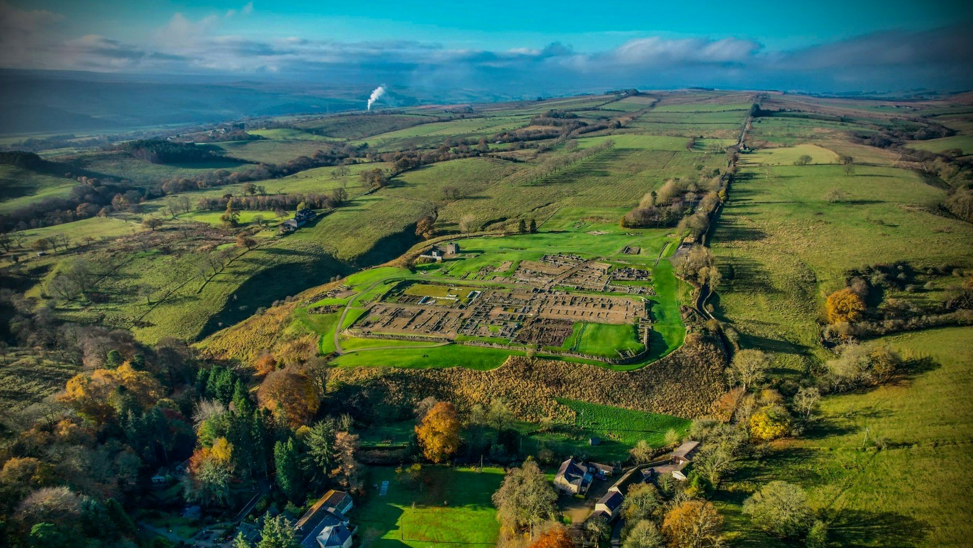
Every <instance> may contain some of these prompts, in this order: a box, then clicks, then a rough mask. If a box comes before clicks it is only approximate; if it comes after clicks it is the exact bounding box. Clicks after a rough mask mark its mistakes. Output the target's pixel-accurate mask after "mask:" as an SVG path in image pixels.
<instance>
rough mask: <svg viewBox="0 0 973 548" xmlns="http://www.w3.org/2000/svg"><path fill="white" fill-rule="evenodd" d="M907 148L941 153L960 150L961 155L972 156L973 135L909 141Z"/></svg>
mask: <svg viewBox="0 0 973 548" xmlns="http://www.w3.org/2000/svg"><path fill="white" fill-rule="evenodd" d="M908 146H909V148H914V149H916V150H926V151H929V152H936V153H941V152H945V151H947V150H960V151H962V154H963V155H970V154H973V135H954V136H952V137H943V138H942V139H929V140H928V141H909V144H908Z"/></svg>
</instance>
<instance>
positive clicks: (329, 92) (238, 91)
mask: <svg viewBox="0 0 973 548" xmlns="http://www.w3.org/2000/svg"><path fill="white" fill-rule="evenodd" d="M368 93H369V90H367V89H365V88H361V89H359V88H358V87H349V86H343V87H329V86H322V85H316V86H306V85H305V86H299V85H297V84H273V85H271V84H266V83H254V82H227V83H198V82H186V83H164V82H156V81H152V79H151V78H149V77H143V78H141V79H137V77H133V76H128V77H121V76H119V77H115V78H113V79H110V78H107V77H104V76H97V75H89V74H85V73H50V72H39V71H11V70H3V71H0V134H6V135H11V134H23V133H47V132H70V131H94V130H125V129H133V128H140V127H148V126H159V125H171V124H196V123H211V122H221V121H225V120H235V119H240V118H243V117H246V116H255V115H256V116H267V115H274V116H280V115H287V114H298V113H321V112H337V111H342V110H351V109H361V108H362V107H363V106H364V99H363V98H362V97H367V96H368Z"/></svg>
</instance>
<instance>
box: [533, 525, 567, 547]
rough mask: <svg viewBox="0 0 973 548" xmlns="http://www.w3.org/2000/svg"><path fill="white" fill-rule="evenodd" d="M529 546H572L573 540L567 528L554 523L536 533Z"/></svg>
mask: <svg viewBox="0 0 973 548" xmlns="http://www.w3.org/2000/svg"><path fill="white" fill-rule="evenodd" d="M530 548H574V540H573V539H572V538H571V535H569V534H568V530H567V529H565V528H564V527H563V526H561V525H555V526H553V527H551V528H550V529H549V530H547V531H545V532H543V533H541V534H540V535H538V537H537V540H535V541H534V542H533V544H531V545H530Z"/></svg>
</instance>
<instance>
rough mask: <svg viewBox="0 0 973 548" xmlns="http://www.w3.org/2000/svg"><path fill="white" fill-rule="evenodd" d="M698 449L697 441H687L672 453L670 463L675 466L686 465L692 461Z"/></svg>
mask: <svg viewBox="0 0 973 548" xmlns="http://www.w3.org/2000/svg"><path fill="white" fill-rule="evenodd" d="M698 449H699V442H698V441H687V442H685V443H683V444H682V445H680V446H679V447H677V448H676V450H675V451H673V452H672V462H674V463H676V464H688V463H690V462H692V461H693V457H694V456H695V455H696V451H697V450H698Z"/></svg>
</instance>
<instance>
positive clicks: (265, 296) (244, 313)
mask: <svg viewBox="0 0 973 548" xmlns="http://www.w3.org/2000/svg"><path fill="white" fill-rule="evenodd" d="M267 251H271V250H267ZM291 253H294V254H296V255H304V256H306V255H307V254H306V253H304V254H301V253H296V252H284V253H281V254H282V255H290V254H291ZM350 272H351V269H350V268H349V267H348V265H346V264H344V263H342V262H340V261H338V260H336V259H334V258H333V257H331V256H330V255H324V254H321V255H317V256H315V258H314V260H311V261H305V262H301V263H285V264H280V265H276V266H274V267H271V268H268V269H266V270H264V271H262V272H260V273H258V274H256V275H254V276H252V277H250V278H249V279H247V281H245V282H244V283H243V284H241V285H240V287H239V288H237V290H236V291H234V292H233V294H232V295H231V296H230V298H229V299H227V301H226V305H224V307H223V309H222V310H220V311H219V313H217V314H215V315H213V316H212V317H211V318H210V319H209V321H208V322H206V326H205V327H203V330H202V332H200V334H199V338H200V339H203V338H206V337H208V336H209V335H211V334H213V333H215V332H217V331H219V330H220V329H223V328H224V327H229V326H231V325H233V324H235V323H237V322H240V321H243V320H245V319H247V318H249V317H250V316H252V315H253V313H254V312H255V311H256V310H257V309H258V308H260V307H267V306H270V305H271V304H273V302H274V301H277V300H280V299H284V298H286V297H288V296H291V295H294V294H297V293H300V292H301V291H303V290H305V289H307V288H309V287H313V286H315V285H320V284H322V283H325V282H327V281H328V280H329V279H330V278H331V277H332V276H335V275H339V276H346V275H348V274H349V273H350Z"/></svg>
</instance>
